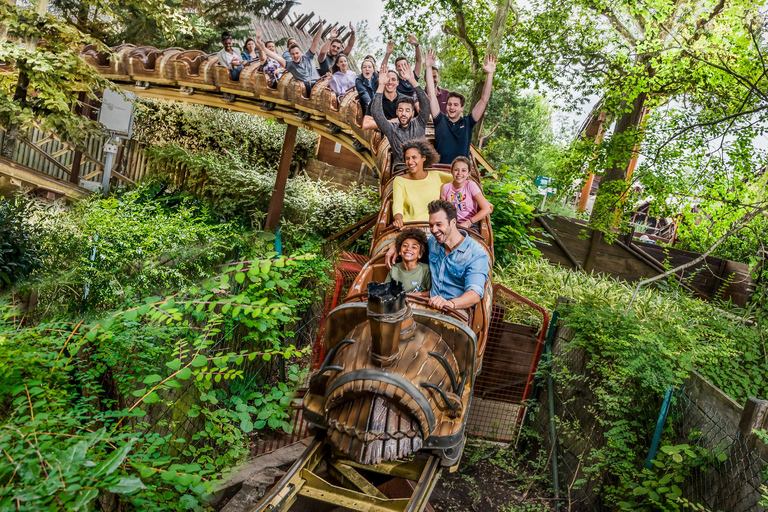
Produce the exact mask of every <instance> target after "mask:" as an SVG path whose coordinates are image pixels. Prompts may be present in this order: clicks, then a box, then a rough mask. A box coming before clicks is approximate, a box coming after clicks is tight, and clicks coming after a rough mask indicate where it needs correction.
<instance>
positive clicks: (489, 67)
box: [483, 53, 496, 73]
mask: <svg viewBox="0 0 768 512" xmlns="http://www.w3.org/2000/svg"><path fill="white" fill-rule="evenodd" d="M483 69H484V70H485V72H486V73H494V72H495V71H496V56H495V55H492V54H490V53H489V54H488V55H487V56H486V57H485V63H484V64H483Z"/></svg>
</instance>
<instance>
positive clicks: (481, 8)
mask: <svg viewBox="0 0 768 512" xmlns="http://www.w3.org/2000/svg"><path fill="white" fill-rule="evenodd" d="M515 13H516V7H515V5H514V3H513V2H511V1H510V0H495V1H493V2H492V1H490V0H476V1H472V2H468V1H464V0H439V1H435V2H430V1H428V0H414V1H410V2H399V1H396V0H388V1H387V3H386V16H385V18H384V19H382V22H381V28H382V30H383V32H384V34H385V35H386V36H387V37H390V38H393V39H394V40H396V41H397V42H403V41H404V40H405V37H406V35H407V34H408V33H413V34H418V35H419V36H420V40H422V41H426V40H427V37H428V36H429V35H430V34H429V31H430V29H431V28H432V27H434V26H439V27H441V30H442V31H443V33H445V34H447V35H449V36H451V37H450V38H449V40H448V46H447V48H446V50H448V51H447V52H445V51H444V52H439V53H438V55H439V57H440V58H446V57H447V58H450V59H455V60H458V61H462V62H466V63H467V65H468V68H467V69H468V73H467V76H468V77H469V78H470V79H471V81H472V83H471V87H470V94H469V95H468V101H469V104H470V105H474V104H475V103H477V101H478V100H479V99H480V96H482V92H483V84H484V83H485V72H484V71H483V60H484V58H485V55H486V54H488V53H491V54H494V55H497V54H499V53H500V52H501V51H502V48H503V47H504V44H505V42H506V41H507V40H508V39H509V36H510V34H511V31H512V28H513V27H514V25H515V23H516V21H517V15H516V14H515ZM513 14H515V15H514V16H513ZM498 76H499V77H500V78H503V77H504V76H505V75H504V70H502V69H499V73H498Z"/></svg>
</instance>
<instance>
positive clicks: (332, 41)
mask: <svg viewBox="0 0 768 512" xmlns="http://www.w3.org/2000/svg"><path fill="white" fill-rule="evenodd" d="M349 32H350V35H349V41H348V42H347V46H344V41H342V40H341V39H339V38H338V35H339V32H338V30H336V29H333V30H331V33H330V34H328V37H329V39H328V40H327V41H326V42H325V43H323V46H322V47H320V53H318V54H317V62H319V63H320V69H318V71H319V72H320V76H323V75H325V74H326V73H332V72H333V71H332V70H333V65H334V64H336V59H337V58H338V57H339V55H341V54H342V53H343V54H344V55H346V56H347V57H349V54H350V53H352V47H353V46H355V27H353V26H352V24H351V23H350V24H349Z"/></svg>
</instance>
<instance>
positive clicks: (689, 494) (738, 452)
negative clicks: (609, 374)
mask: <svg viewBox="0 0 768 512" xmlns="http://www.w3.org/2000/svg"><path fill="white" fill-rule="evenodd" d="M711 388H714V386H712V385H711V384H709V383H708V382H706V381H703V379H702V378H701V377H700V376H699V375H697V374H694V375H693V377H692V378H691V379H689V381H688V382H687V383H686V385H685V386H683V387H682V388H680V389H677V390H675V392H674V399H673V401H672V405H671V407H670V412H669V416H668V418H667V423H668V424H669V425H670V426H671V428H672V430H673V437H674V442H676V443H686V444H689V445H692V446H696V447H699V448H701V449H702V451H703V453H704V454H705V456H704V457H703V458H702V459H703V461H704V462H703V464H702V465H701V466H700V467H698V468H696V469H695V470H694V471H693V473H692V474H691V476H690V477H689V478H688V479H687V480H686V482H684V485H683V486H681V487H682V490H683V496H684V497H685V498H687V499H688V500H690V501H691V502H693V503H697V504H700V505H702V506H703V507H705V508H707V509H709V510H727V511H730V510H734V511H763V510H766V507H765V505H764V504H762V505H761V502H763V503H765V501H768V500H766V499H765V497H764V495H768V490H766V489H765V488H764V487H763V486H765V485H766V483H767V482H766V480H765V476H766V472H767V471H768V457H766V455H767V454H768V452H767V451H766V450H765V449H761V446H760V442H759V441H758V440H757V439H756V438H755V436H754V434H752V433H750V432H747V433H745V432H743V429H741V428H740V424H743V422H742V418H744V417H745V415H744V411H733V410H728V409H726V410H725V411H724V410H723V408H722V407H719V406H718V404H717V403H713V401H712V400H711V399H709V397H708V396H707V393H711V392H712V391H711ZM714 389H715V390H716V388H714ZM702 390H704V392H702ZM733 412H741V414H740V415H739V416H737V415H735V414H733ZM729 413H730V414H729Z"/></svg>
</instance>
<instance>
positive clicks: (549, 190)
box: [536, 175, 557, 211]
mask: <svg viewBox="0 0 768 512" xmlns="http://www.w3.org/2000/svg"><path fill="white" fill-rule="evenodd" d="M554 183H555V178H550V177H549V176H542V175H538V176H536V186H537V187H538V189H539V194H542V195H543V196H544V199H542V201H541V208H539V210H541V211H544V206H545V205H546V204H547V196H548V195H551V194H554V193H555V192H557V188H555V187H554ZM549 185H552V186H551V187H550V186H549Z"/></svg>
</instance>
